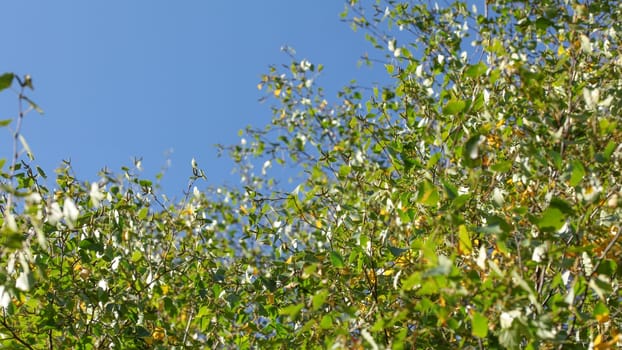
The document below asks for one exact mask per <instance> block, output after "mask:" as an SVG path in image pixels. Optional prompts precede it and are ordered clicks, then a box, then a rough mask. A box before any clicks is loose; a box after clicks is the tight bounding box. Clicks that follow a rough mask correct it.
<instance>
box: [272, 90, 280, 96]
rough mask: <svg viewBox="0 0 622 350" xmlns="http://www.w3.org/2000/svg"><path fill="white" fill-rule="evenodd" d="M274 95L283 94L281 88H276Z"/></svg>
mask: <svg viewBox="0 0 622 350" xmlns="http://www.w3.org/2000/svg"><path fill="white" fill-rule="evenodd" d="M273 93H274V97H279V95H280V94H281V89H276V90H274V92H273Z"/></svg>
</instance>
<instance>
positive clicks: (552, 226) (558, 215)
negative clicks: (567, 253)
mask: <svg viewBox="0 0 622 350" xmlns="http://www.w3.org/2000/svg"><path fill="white" fill-rule="evenodd" d="M564 223H566V216H565V215H564V213H563V212H562V211H561V210H559V209H558V208H555V207H548V208H546V209H545V210H544V211H543V212H542V215H540V218H539V219H538V221H537V225H538V228H540V229H541V230H542V231H559V230H560V229H561V228H562V227H563V226H564Z"/></svg>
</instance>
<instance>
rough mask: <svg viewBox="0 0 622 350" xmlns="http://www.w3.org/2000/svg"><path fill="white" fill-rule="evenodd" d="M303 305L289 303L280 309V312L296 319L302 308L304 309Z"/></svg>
mask: <svg viewBox="0 0 622 350" xmlns="http://www.w3.org/2000/svg"><path fill="white" fill-rule="evenodd" d="M303 307H304V304H294V305H289V306H286V307H284V308H282V309H281V310H279V314H280V315H285V316H289V317H290V318H291V319H295V318H296V317H297V316H298V314H300V310H302V308H303Z"/></svg>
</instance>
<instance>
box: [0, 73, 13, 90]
mask: <svg viewBox="0 0 622 350" xmlns="http://www.w3.org/2000/svg"><path fill="white" fill-rule="evenodd" d="M13 77H14V75H13V73H4V74H2V75H0V91H2V90H4V89H6V88H8V87H9V86H11V83H13Z"/></svg>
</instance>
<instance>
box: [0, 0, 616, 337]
mask: <svg viewBox="0 0 622 350" xmlns="http://www.w3.org/2000/svg"><path fill="white" fill-rule="evenodd" d="M621 11H622V6H621V4H620V3H619V2H617V1H596V2H593V3H590V2H578V1H555V0H547V1H541V2H538V3H537V4H536V3H532V2H527V1H504V0H499V1H490V2H487V5H483V4H477V6H472V5H471V4H466V3H463V2H459V1H458V2H454V3H452V4H448V5H446V6H443V7H441V6H438V5H434V4H431V5H428V4H425V3H423V2H419V1H390V0H388V1H375V2H365V1H355V0H352V1H348V3H347V5H346V8H345V11H344V13H343V14H342V18H343V19H344V21H347V22H349V23H351V25H352V27H353V28H354V29H356V30H361V31H363V32H364V33H365V35H366V36H367V38H368V40H369V41H370V42H371V44H372V45H373V46H374V47H376V49H377V51H375V53H373V54H370V55H365V56H364V57H363V58H362V61H363V62H364V63H368V64H370V65H372V64H373V65H374V67H375V68H381V69H386V72H387V80H386V81H387V82H388V83H387V84H385V85H377V86H371V87H369V88H367V87H360V86H357V85H356V84H352V85H351V86H347V87H345V88H344V89H343V90H342V91H341V92H340V93H339V94H338V96H336V98H335V101H331V97H328V96H325V94H324V92H323V90H322V89H321V88H318V87H317V86H316V80H317V79H318V76H319V74H320V73H321V71H322V67H321V65H315V64H313V63H311V62H309V61H307V60H297V59H296V56H295V54H294V53H293V50H291V49H287V52H288V53H289V54H290V57H291V59H292V62H291V63H290V64H288V65H285V66H274V67H271V69H270V71H269V73H268V74H266V75H264V76H263V77H262V80H261V82H260V83H259V86H258V87H259V88H260V89H263V90H264V91H265V92H266V100H269V101H274V102H273V104H272V106H273V107H272V112H273V118H272V120H271V122H270V123H269V125H267V126H266V127H265V128H260V129H256V128H251V127H249V128H247V129H246V130H245V131H244V132H242V134H241V137H242V142H241V143H240V144H239V145H233V146H221V150H222V152H223V154H226V155H229V156H230V157H231V158H232V159H233V160H234V161H235V162H236V164H237V170H238V174H239V175H240V178H241V181H242V182H241V186H240V187H239V188H224V187H208V188H206V189H204V190H199V189H197V187H198V186H200V185H201V184H202V183H203V182H202V181H203V179H204V178H205V176H204V173H203V172H202V171H201V170H200V168H199V167H198V166H197V165H196V164H195V163H194V161H193V163H192V175H191V177H190V180H191V181H190V185H189V186H188V189H187V193H186V194H185V197H184V198H183V199H182V200H180V201H178V202H172V201H170V200H168V199H167V198H166V197H165V196H162V195H161V194H159V193H158V187H157V183H156V184H154V183H152V182H151V181H150V180H146V179H141V178H140V172H139V171H138V170H139V168H140V165H139V164H136V166H135V168H132V169H130V168H124V169H123V170H122V172H121V174H120V175H114V174H110V173H102V174H101V180H100V181H99V182H97V183H86V182H81V181H79V180H78V179H76V178H75V177H74V176H73V175H72V172H71V167H70V166H69V164H67V165H66V166H65V167H61V168H59V169H57V170H56V175H55V177H54V180H53V181H52V180H51V179H50V178H48V176H47V175H46V174H45V172H44V171H43V170H42V169H40V168H38V167H36V166H35V165H34V161H33V160H32V154H31V152H30V150H29V148H28V146H27V143H26V141H25V139H24V138H23V137H22V136H21V132H20V130H21V122H22V119H23V117H24V115H25V114H26V113H27V112H29V109H36V110H38V107H37V106H36V105H35V104H34V102H32V101H31V100H30V99H28V97H27V96H26V92H27V90H28V88H32V82H31V80H30V78H29V77H26V78H21V79H20V78H18V77H17V76H14V75H13V74H10V73H9V74H5V75H2V76H0V89H6V88H9V87H11V86H13V87H15V88H16V89H17V92H18V98H19V100H20V102H25V104H26V105H27V106H29V109H25V110H23V111H22V110H20V114H19V116H18V118H16V119H17V120H16V125H15V127H14V135H15V145H16V150H15V152H14V154H13V155H12V156H11V157H10V159H11V162H10V163H11V164H8V165H7V164H4V163H5V161H3V164H2V169H4V170H2V174H1V175H2V177H3V197H2V202H1V205H2V214H3V215H2V216H3V218H2V220H3V221H2V247H3V248H2V258H1V264H0V284H1V287H0V306H1V307H2V315H1V316H0V333H1V334H2V338H3V340H2V341H1V342H0V344H1V345H7V346H14V345H17V344H21V345H23V346H25V347H29V348H33V349H38V348H70V347H74V348H84V349H94V348H108V347H111V346H114V347H116V348H183V347H189V346H191V347H208V348H212V347H215V348H229V347H232V348H285V347H289V346H298V347H301V348H331V347H332V348H374V349H377V348H393V349H408V348H439V347H442V348H446V347H466V348H481V349H483V348H499V347H505V348H512V349H513V348H530V349H535V348H555V347H559V348H562V347H563V348H577V349H583V348H587V347H589V346H591V347H593V348H596V349H606V348H610V347H615V346H617V344H618V342H619V335H618V330H619V329H620V327H621V326H622V325H621V324H620V323H621V322H622V317H620V312H621V311H622V308H621V307H620V301H621V300H622V299H621V294H620V293H621V292H620V288H619V274H620V266H619V260H620V252H621V243H620V234H621V233H620V214H621V211H620V205H621V201H622V199H621V196H622V192H621V188H620V185H619V184H618V180H619V179H620V160H621V157H622V147H621V145H622V133H621V132H620V128H619V125H618V123H620V122H621V120H620V112H621V110H620V109H621V107H622V99H621V98H622V94H621V93H622V84H621V82H622V80H621V76H620V74H621V71H622V60H621V59H620V56H619V54H620V38H619V33H620V31H621V28H620V26H621V23H622V21H621V19H622V18H620V13H621ZM0 123H1V124H2V125H3V126H7V125H8V126H10V124H11V123H12V121H11V120H6V121H2V122H0ZM22 153H24V154H25V155H27V156H28V157H29V158H25V157H23V155H24V154H22ZM259 169H260V170H259ZM282 169H284V171H285V172H286V173H288V174H296V175H293V176H292V177H291V178H290V179H289V181H285V180H286V178H285V177H284V176H275V177H274V176H270V175H269V174H273V173H277V172H280V173H282V172H283V171H280V170H282ZM49 182H53V183H52V184H50V183H49ZM195 185H196V186H195Z"/></svg>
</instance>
